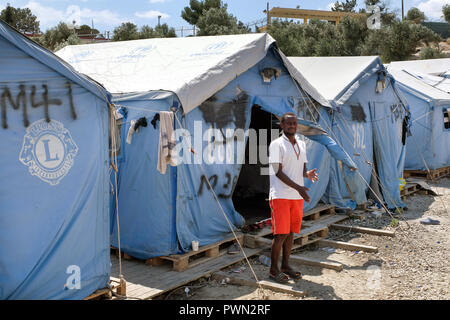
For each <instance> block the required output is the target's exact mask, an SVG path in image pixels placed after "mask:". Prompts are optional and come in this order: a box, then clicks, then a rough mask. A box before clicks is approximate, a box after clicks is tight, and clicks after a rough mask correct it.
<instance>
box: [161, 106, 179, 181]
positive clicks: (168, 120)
mask: <svg viewBox="0 0 450 320" xmlns="http://www.w3.org/2000/svg"><path fill="white" fill-rule="evenodd" d="M159 118H160V120H159V121H160V124H159V148H158V166H157V169H158V171H159V172H161V173H162V174H165V173H166V167H167V165H168V164H170V165H171V166H176V165H177V164H178V163H177V157H176V153H175V146H176V141H175V140H174V136H175V135H174V131H173V122H174V114H173V112H168V111H161V112H160V113H159Z"/></svg>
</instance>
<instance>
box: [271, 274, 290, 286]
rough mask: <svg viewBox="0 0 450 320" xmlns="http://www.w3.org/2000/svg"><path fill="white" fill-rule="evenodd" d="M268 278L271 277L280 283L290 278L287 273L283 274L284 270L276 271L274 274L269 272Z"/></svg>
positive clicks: (284, 282) (286, 281)
mask: <svg viewBox="0 0 450 320" xmlns="http://www.w3.org/2000/svg"><path fill="white" fill-rule="evenodd" d="M269 278H270V279H272V280H273V281H275V282H278V283H281V284H286V283H288V282H289V280H290V278H289V276H288V275H287V274H285V273H284V272H278V273H277V275H276V276H274V275H272V274H271V273H269Z"/></svg>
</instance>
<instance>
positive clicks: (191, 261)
mask: <svg viewBox="0 0 450 320" xmlns="http://www.w3.org/2000/svg"><path fill="white" fill-rule="evenodd" d="M236 236H237V239H238V241H239V243H240V244H241V245H243V243H244V235H243V234H242V233H238V234H236ZM235 241H236V238H235V237H234V236H233V237H230V238H227V239H225V240H222V241H219V242H216V243H213V244H210V245H206V246H201V247H199V248H198V251H189V252H187V253H185V254H177V255H170V256H165V257H158V258H157V259H155V258H154V259H149V260H148V261H147V262H146V263H147V264H152V265H155V263H156V265H158V264H160V263H162V261H161V260H167V261H170V262H172V263H173V270H175V271H178V272H182V271H185V270H186V269H188V268H192V267H195V266H197V265H199V264H201V263H204V262H206V261H209V260H211V259H214V258H217V257H218V256H219V253H220V250H221V249H223V248H225V247H228V246H230V245H232V244H233V243H234V242H235Z"/></svg>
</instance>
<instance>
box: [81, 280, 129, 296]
mask: <svg viewBox="0 0 450 320" xmlns="http://www.w3.org/2000/svg"><path fill="white" fill-rule="evenodd" d="M109 284H110V286H111V289H109V288H103V289H99V290H96V291H95V292H94V293H92V294H90V295H89V296H87V297H86V298H84V299H83V300H99V299H111V298H112V296H113V292H115V293H117V294H123V292H124V291H123V290H124V289H125V288H123V287H122V286H125V287H126V282H124V283H120V281H116V280H115V279H112V278H111V279H110V280H109Z"/></svg>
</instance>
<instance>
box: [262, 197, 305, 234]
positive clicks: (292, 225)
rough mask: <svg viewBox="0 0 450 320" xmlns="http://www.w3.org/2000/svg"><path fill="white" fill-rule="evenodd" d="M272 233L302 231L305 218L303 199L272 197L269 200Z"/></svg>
mask: <svg viewBox="0 0 450 320" xmlns="http://www.w3.org/2000/svg"><path fill="white" fill-rule="evenodd" d="M269 205H270V214H271V216H272V233H273V234H289V233H300V227H301V225H302V218H303V199H299V200H290V199H272V200H270V201H269Z"/></svg>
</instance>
